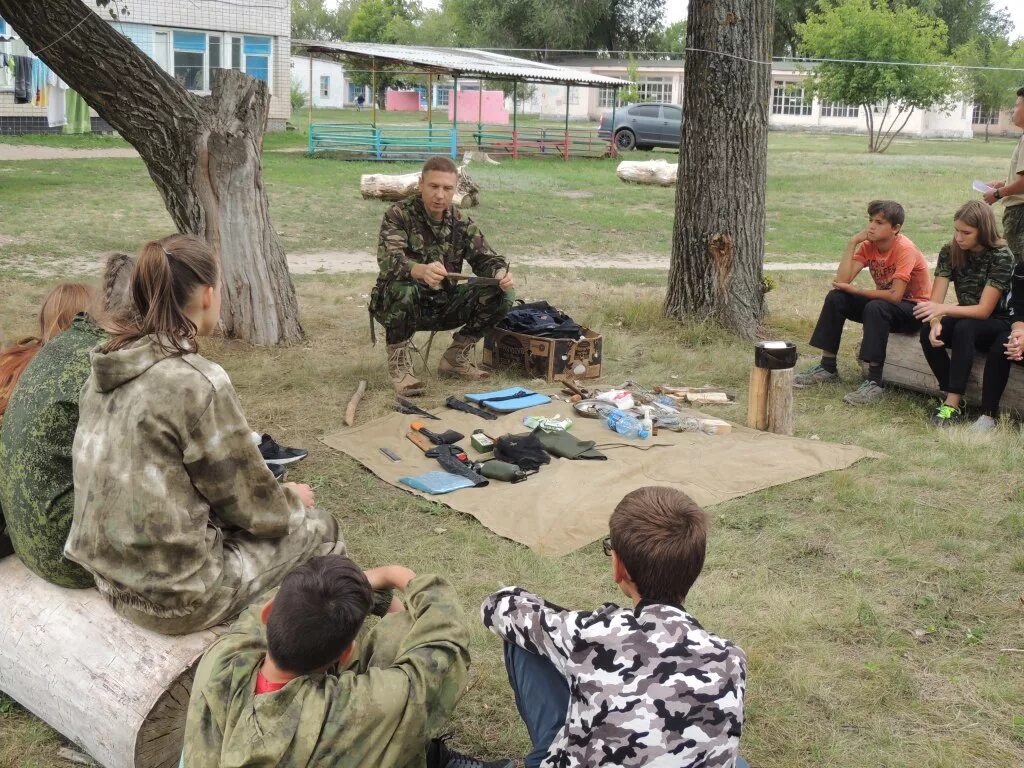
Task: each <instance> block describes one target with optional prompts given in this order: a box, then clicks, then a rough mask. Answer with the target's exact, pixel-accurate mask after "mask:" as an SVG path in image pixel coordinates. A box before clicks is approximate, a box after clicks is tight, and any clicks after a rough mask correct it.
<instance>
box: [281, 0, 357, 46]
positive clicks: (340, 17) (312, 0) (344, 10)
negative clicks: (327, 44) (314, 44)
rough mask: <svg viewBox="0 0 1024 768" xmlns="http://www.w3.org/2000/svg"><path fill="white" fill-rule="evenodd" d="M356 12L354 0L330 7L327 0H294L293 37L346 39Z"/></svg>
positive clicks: (296, 38) (303, 38)
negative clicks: (350, 22)
mask: <svg viewBox="0 0 1024 768" xmlns="http://www.w3.org/2000/svg"><path fill="white" fill-rule="evenodd" d="M353 12H354V8H353V2H352V0H344V1H343V2H341V3H339V4H338V5H337V6H335V7H334V8H333V9H329V8H328V7H327V4H326V2H325V0H292V38H293V39H295V40H344V39H345V34H346V33H347V32H348V25H349V21H350V20H351V18H352V14H353Z"/></svg>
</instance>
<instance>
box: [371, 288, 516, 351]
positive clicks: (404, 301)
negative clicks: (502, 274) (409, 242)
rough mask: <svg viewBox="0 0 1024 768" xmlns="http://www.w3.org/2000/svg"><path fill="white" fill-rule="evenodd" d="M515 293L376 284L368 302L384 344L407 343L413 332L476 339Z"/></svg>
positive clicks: (505, 311)
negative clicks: (455, 333) (449, 333)
mask: <svg viewBox="0 0 1024 768" xmlns="http://www.w3.org/2000/svg"><path fill="white" fill-rule="evenodd" d="M514 299H515V293H514V292H513V291H508V292H507V293H506V292H505V291H503V290H501V288H499V287H498V286H496V285H487V286H476V285H466V284H461V285H457V286H456V287H455V288H452V289H446V288H440V289H438V290H432V289H430V288H427V287H426V286H425V285H422V284H420V283H418V282H415V281H412V280H394V281H392V282H390V283H384V284H381V283H378V284H377V285H376V286H375V287H374V289H373V296H372V297H371V299H370V313H371V314H372V315H373V319H374V320H376V321H377V322H378V323H380V324H381V325H383V326H384V330H385V335H386V337H387V342H388V344H399V343H401V342H403V341H408V340H409V339H411V338H412V337H413V334H415V333H416V331H450V330H454V329H456V328H458V327H459V326H462V330H461V331H460V332H459V333H460V334H461V335H463V336H470V337H472V338H474V339H479V338H480V337H481V336H483V335H484V334H486V333H487V332H488V331H490V330H491V329H493V328H494V326H496V325H497V324H498V323H499V322H501V320H502V319H503V318H504V317H505V315H507V314H508V311H509V309H511V308H512V302H513V300H514Z"/></svg>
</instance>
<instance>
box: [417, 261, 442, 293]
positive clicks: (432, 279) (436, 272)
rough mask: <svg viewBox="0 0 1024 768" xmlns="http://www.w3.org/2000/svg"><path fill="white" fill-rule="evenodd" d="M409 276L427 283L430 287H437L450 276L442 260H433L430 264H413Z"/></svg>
mask: <svg viewBox="0 0 1024 768" xmlns="http://www.w3.org/2000/svg"><path fill="white" fill-rule="evenodd" d="M409 276H410V277H412V279H413V280H418V281H419V282H421V283H425V284H426V285H427V287H428V288H437V287H438V286H439V285H441V283H442V282H443V281H444V279H445V277H447V276H448V270H447V269H445V266H444V264H442V263H441V262H440V261H432V262H430V263H429V264H413V265H412V267H411V268H410V269H409Z"/></svg>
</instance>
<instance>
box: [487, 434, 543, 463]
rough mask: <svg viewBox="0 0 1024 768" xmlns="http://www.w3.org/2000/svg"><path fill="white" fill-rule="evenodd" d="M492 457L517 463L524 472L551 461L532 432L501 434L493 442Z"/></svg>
mask: <svg viewBox="0 0 1024 768" xmlns="http://www.w3.org/2000/svg"><path fill="white" fill-rule="evenodd" d="M494 458H496V459H500V460H501V461H507V462H508V463H509V464H517V465H518V466H519V467H520V468H521V469H523V470H524V471H526V472H531V471H533V470H537V469H540V468H541V467H542V466H544V465H545V464H550V463H551V457H550V456H548V454H547V451H545V450H544V446H543V445H541V442H540V440H538V439H537V437H536V436H535V435H534V434H532V433H527V434H524V435H502V436H501V437H499V438H498V439H497V440H496V441H495V442H494Z"/></svg>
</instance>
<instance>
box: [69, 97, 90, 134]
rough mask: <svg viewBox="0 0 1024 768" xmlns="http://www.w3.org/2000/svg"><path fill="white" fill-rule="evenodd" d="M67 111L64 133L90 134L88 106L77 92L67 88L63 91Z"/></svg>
mask: <svg viewBox="0 0 1024 768" xmlns="http://www.w3.org/2000/svg"><path fill="white" fill-rule="evenodd" d="M64 99H65V104H66V111H67V125H65V126H64V133H92V119H91V118H90V116H89V105H88V104H86V103H85V99H83V98H82V97H81V96H80V95H79V94H78V92H76V91H72V90H71V89H70V88H68V89H67V90H66V91H64Z"/></svg>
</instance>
